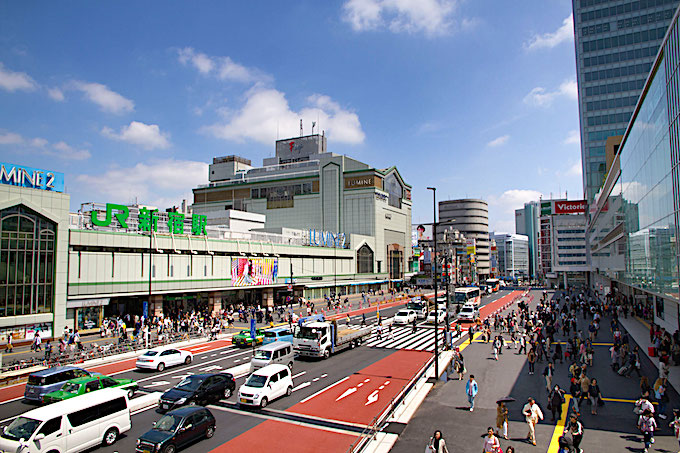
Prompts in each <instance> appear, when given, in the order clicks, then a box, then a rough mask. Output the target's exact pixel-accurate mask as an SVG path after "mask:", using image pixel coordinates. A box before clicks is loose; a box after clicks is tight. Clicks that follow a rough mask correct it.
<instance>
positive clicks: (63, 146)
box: [47, 142, 92, 160]
mask: <svg viewBox="0 0 680 453" xmlns="http://www.w3.org/2000/svg"><path fill="white" fill-rule="evenodd" d="M52 148H54V150H55V151H47V154H51V155H55V156H58V157H61V158H62V159H68V160H84V159H89V158H90V157H91V156H92V155H91V154H90V152H89V151H88V150H86V149H75V148H74V147H72V146H71V145H68V144H67V143H66V142H57V143H55V144H54V145H52Z"/></svg>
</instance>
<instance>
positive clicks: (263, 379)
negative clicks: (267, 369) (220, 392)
mask: <svg viewBox="0 0 680 453" xmlns="http://www.w3.org/2000/svg"><path fill="white" fill-rule="evenodd" d="M266 383H267V376H262V375H259V374H253V375H252V376H250V377H249V378H248V380H247V381H246V385H247V386H248V387H255V388H262V387H264V384H266Z"/></svg>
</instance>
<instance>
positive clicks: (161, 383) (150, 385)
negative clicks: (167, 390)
mask: <svg viewBox="0 0 680 453" xmlns="http://www.w3.org/2000/svg"><path fill="white" fill-rule="evenodd" d="M169 383H170V382H168V381H156V382H152V383H151V384H147V385H146V387H158V386H159V385H166V384H169Z"/></svg>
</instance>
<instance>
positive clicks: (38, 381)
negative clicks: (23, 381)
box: [28, 375, 45, 385]
mask: <svg viewBox="0 0 680 453" xmlns="http://www.w3.org/2000/svg"><path fill="white" fill-rule="evenodd" d="M28 385H45V378H44V377H42V376H34V375H31V376H29V377H28Z"/></svg>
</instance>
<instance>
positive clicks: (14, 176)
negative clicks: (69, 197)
mask: <svg viewBox="0 0 680 453" xmlns="http://www.w3.org/2000/svg"><path fill="white" fill-rule="evenodd" d="M0 184H7V185H10V186H19V187H29V188H31V189H40V190H48V191H51V192H63V191H64V174H63V173H59V172H56V171H51V170H42V169H40V168H33V167H26V166H25V165H15V164H8V163H5V162H0Z"/></svg>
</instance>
